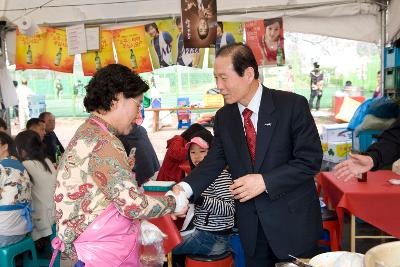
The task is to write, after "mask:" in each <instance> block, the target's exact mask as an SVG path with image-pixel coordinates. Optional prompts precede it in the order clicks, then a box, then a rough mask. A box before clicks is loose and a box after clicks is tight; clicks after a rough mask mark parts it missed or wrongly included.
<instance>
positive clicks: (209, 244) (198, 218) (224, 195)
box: [173, 130, 235, 255]
mask: <svg viewBox="0 0 400 267" xmlns="http://www.w3.org/2000/svg"><path fill="white" fill-rule="evenodd" d="M212 138H213V136H212V134H211V133H210V132H209V131H208V130H203V131H200V132H198V133H197V134H195V137H193V138H192V140H191V141H190V142H189V143H187V144H186V147H187V148H188V150H189V152H188V155H189V162H190V166H191V168H192V169H194V168H195V167H196V166H197V165H198V164H199V163H200V162H201V161H202V160H203V159H204V157H205V156H206V155H207V153H208V150H209V148H210V145H211V141H212ZM231 184H232V177H231V175H230V173H229V172H228V171H227V170H223V171H222V173H221V174H220V175H219V176H218V178H217V179H216V180H215V181H214V182H213V183H212V184H211V185H210V186H209V187H207V188H206V190H204V192H203V193H202V194H201V197H200V198H199V199H198V200H197V201H196V202H195V203H194V217H193V220H192V223H191V224H189V226H188V228H187V229H185V232H182V237H183V243H181V244H180V245H179V246H177V247H176V248H175V249H174V250H173V253H174V254H175V255H179V254H197V255H220V254H223V253H225V252H226V251H229V250H230V246H229V237H230V232H231V228H232V227H233V225H234V215H235V206H234V201H233V196H232V194H231V192H230V190H229V186H230V185H231ZM191 228H193V229H194V230H193V229H191Z"/></svg>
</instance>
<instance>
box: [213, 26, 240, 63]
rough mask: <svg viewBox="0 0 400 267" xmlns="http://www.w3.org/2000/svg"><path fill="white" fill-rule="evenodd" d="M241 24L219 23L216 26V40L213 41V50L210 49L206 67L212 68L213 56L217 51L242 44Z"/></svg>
mask: <svg viewBox="0 0 400 267" xmlns="http://www.w3.org/2000/svg"><path fill="white" fill-rule="evenodd" d="M243 28H244V23H243V22H221V21H218V24H217V39H216V41H215V48H210V49H209V50H208V51H209V54H208V67H209V68H212V67H214V61H215V54H216V53H217V52H218V50H219V49H220V48H221V47H223V46H225V45H227V44H233V43H243Z"/></svg>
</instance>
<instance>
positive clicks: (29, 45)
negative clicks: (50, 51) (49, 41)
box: [15, 28, 47, 70]
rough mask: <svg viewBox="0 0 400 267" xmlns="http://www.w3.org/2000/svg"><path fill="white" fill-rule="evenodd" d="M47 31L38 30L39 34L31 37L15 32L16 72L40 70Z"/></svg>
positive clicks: (43, 29)
mask: <svg viewBox="0 0 400 267" xmlns="http://www.w3.org/2000/svg"><path fill="white" fill-rule="evenodd" d="M46 36H47V29H46V28H40V33H37V34H35V35H34V36H32V37H29V36H26V35H23V34H22V33H20V32H19V30H18V28H17V32H16V53H15V65H16V70H26V69H41V68H42V65H41V61H42V56H43V52H44V47H45V44H46Z"/></svg>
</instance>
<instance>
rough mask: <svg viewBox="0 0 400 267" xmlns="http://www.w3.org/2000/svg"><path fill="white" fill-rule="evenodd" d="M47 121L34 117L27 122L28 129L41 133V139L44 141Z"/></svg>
mask: <svg viewBox="0 0 400 267" xmlns="http://www.w3.org/2000/svg"><path fill="white" fill-rule="evenodd" d="M45 128H46V126H45V122H44V120H41V119H39V118H32V119H30V120H28V121H27V122H26V129H27V130H32V131H35V132H37V133H38V134H39V136H40V140H41V141H42V142H43V138H44V135H45V133H46V132H45Z"/></svg>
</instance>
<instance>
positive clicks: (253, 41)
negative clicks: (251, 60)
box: [245, 18, 285, 66]
mask: <svg viewBox="0 0 400 267" xmlns="http://www.w3.org/2000/svg"><path fill="white" fill-rule="evenodd" d="M245 29H246V44H247V45H248V46H249V47H250V48H251V50H252V51H253V53H254V55H255V56H256V59H257V64H258V65H259V66H264V65H278V66H280V65H283V64H285V52H284V41H283V20H282V18H273V19H265V20H257V21H249V22H246V23H245Z"/></svg>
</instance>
